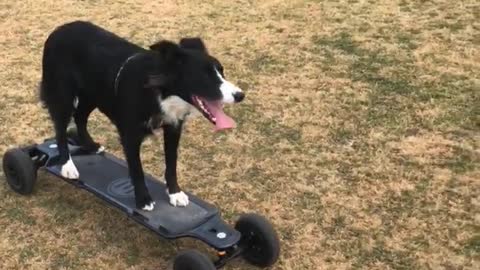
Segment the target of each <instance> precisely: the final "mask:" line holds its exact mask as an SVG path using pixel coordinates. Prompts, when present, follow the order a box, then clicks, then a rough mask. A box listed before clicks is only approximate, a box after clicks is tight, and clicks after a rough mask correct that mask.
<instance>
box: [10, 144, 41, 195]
mask: <svg viewBox="0 0 480 270" xmlns="http://www.w3.org/2000/svg"><path fill="white" fill-rule="evenodd" d="M3 172H4V173H5V176H6V178H7V182H8V185H9V186H10V187H11V188H12V189H13V190H14V191H15V192H17V193H20V194H22V195H27V194H31V193H32V192H33V187H34V186H35V182H36V179H37V169H36V167H35V164H34V163H33V161H32V159H31V158H30V156H29V155H28V154H27V153H25V152H24V151H22V150H21V149H18V148H15V149H11V150H8V151H7V152H6V153H5V154H4V155H3Z"/></svg>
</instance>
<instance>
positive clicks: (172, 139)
mask: <svg viewBox="0 0 480 270" xmlns="http://www.w3.org/2000/svg"><path fill="white" fill-rule="evenodd" d="M181 133H182V122H179V123H178V124H177V125H165V126H163V143H164V150H165V180H166V181H167V188H168V190H167V192H168V196H169V198H170V204H171V205H173V206H187V205H188V196H187V194H185V193H184V192H183V191H182V190H181V189H180V187H179V186H178V182H177V153H178V144H179V141H180V135H181Z"/></svg>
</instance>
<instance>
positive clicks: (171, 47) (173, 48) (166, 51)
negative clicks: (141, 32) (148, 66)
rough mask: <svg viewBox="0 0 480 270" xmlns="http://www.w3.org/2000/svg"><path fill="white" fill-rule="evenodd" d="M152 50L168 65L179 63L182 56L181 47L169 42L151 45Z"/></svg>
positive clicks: (164, 41) (163, 41)
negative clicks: (178, 60)
mask: <svg viewBox="0 0 480 270" xmlns="http://www.w3.org/2000/svg"><path fill="white" fill-rule="evenodd" d="M150 50H152V51H156V52H158V53H159V54H160V56H161V57H162V58H163V59H164V60H165V61H166V62H168V63H171V62H174V61H177V59H179V56H180V47H179V46H178V45H177V44H175V43H173V42H171V41H167V40H162V41H159V42H157V43H155V44H153V45H150Z"/></svg>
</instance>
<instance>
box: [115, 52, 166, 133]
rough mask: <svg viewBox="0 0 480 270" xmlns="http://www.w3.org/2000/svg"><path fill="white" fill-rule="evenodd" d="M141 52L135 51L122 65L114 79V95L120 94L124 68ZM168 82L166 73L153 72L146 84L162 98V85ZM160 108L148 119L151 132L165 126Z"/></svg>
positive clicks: (148, 127)
mask: <svg viewBox="0 0 480 270" xmlns="http://www.w3.org/2000/svg"><path fill="white" fill-rule="evenodd" d="M140 55H141V53H135V54H132V55H131V56H129V57H128V58H127V59H126V60H125V61H124V62H123V64H122V65H121V66H120V68H119V69H118V71H117V75H116V76H115V81H114V88H113V90H114V95H115V97H116V96H117V95H118V85H119V83H120V79H121V75H122V71H123V69H124V68H125V67H126V65H127V64H128V63H129V62H130V61H132V60H133V59H135V58H136V57H138V56H140ZM166 82H167V77H166V76H165V75H164V74H151V75H148V78H147V83H146V84H145V85H144V87H145V88H150V89H152V90H153V92H154V93H155V95H156V96H158V97H160V99H161V98H162V92H163V91H162V86H165V84H166ZM157 108H158V109H156V110H155V112H154V113H153V114H152V116H151V117H150V119H149V120H148V122H147V124H146V127H147V129H149V131H150V132H152V133H153V132H154V130H156V129H158V128H160V127H162V126H163V124H164V123H163V113H162V110H161V109H160V107H157Z"/></svg>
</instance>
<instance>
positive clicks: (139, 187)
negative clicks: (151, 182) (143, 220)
mask: <svg viewBox="0 0 480 270" xmlns="http://www.w3.org/2000/svg"><path fill="white" fill-rule="evenodd" d="M120 137H121V140H122V145H123V150H124V151H125V156H126V158H127V163H128V170H129V173H130V178H131V179H132V184H133V187H134V190H135V204H136V206H137V208H138V209H142V210H147V211H152V210H153V207H154V205H155V202H154V201H153V200H152V198H151V197H150V194H149V193H148V189H147V187H146V185H145V178H144V173H143V168H142V163H141V160H140V145H141V143H142V136H141V134H140V133H136V132H131V131H130V132H128V133H127V134H121V135H120Z"/></svg>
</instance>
